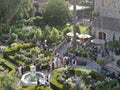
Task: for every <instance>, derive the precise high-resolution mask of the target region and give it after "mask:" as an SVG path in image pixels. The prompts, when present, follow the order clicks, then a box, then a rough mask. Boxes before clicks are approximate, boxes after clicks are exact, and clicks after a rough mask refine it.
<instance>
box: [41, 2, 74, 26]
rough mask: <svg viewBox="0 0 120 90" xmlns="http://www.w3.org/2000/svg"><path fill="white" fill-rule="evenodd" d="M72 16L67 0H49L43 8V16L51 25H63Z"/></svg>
mask: <svg viewBox="0 0 120 90" xmlns="http://www.w3.org/2000/svg"><path fill="white" fill-rule="evenodd" d="M71 16H72V14H71V11H70V10H69V4H68V3H67V2H66V1H65V0H48V3H47V4H46V8H44V9H43V17H44V19H45V22H46V23H47V24H49V25H63V24H65V23H66V22H67V21H68V20H69V19H70V17H71Z"/></svg>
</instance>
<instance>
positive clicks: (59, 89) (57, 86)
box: [50, 69, 63, 90]
mask: <svg viewBox="0 0 120 90" xmlns="http://www.w3.org/2000/svg"><path fill="white" fill-rule="evenodd" d="M57 70H58V69H55V70H54V71H53V76H52V79H51V81H50V85H51V87H52V88H53V89H54V90H62V89H63V85H62V84H60V83H58V82H57V76H58V71H57Z"/></svg>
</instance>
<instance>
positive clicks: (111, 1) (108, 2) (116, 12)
mask: <svg viewBox="0 0 120 90" xmlns="http://www.w3.org/2000/svg"><path fill="white" fill-rule="evenodd" d="M94 12H95V13H99V14H100V15H101V16H107V17H112V18H118V19H120V0H95V7H94Z"/></svg>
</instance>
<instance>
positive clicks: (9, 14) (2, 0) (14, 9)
mask: <svg viewBox="0 0 120 90" xmlns="http://www.w3.org/2000/svg"><path fill="white" fill-rule="evenodd" d="M33 1H34V0H12V1H10V0H0V17H1V19H0V23H6V24H10V23H11V22H15V21H16V20H18V19H21V18H28V17H31V16H33V13H34V9H33V8H34V7H33ZM29 11H33V12H31V13H30V12H29Z"/></svg>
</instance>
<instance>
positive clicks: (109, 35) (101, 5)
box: [92, 0, 120, 41]
mask: <svg viewBox="0 0 120 90" xmlns="http://www.w3.org/2000/svg"><path fill="white" fill-rule="evenodd" d="M94 4H95V5H94V12H95V13H97V14H98V15H99V16H97V17H96V18H95V19H94V20H93V28H92V33H93V34H94V36H95V38H97V39H104V40H106V41H111V40H112V39H113V36H115V39H116V40H118V41H120V0H95V3H94Z"/></svg>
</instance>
